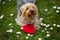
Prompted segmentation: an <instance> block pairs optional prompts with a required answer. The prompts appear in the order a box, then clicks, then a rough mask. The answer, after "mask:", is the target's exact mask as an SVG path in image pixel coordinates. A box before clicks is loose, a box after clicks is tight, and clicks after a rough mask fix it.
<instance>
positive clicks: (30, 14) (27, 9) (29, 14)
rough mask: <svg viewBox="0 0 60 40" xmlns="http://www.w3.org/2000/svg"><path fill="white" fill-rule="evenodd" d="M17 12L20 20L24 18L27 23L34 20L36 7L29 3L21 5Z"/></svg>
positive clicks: (36, 13) (36, 12)
mask: <svg viewBox="0 0 60 40" xmlns="http://www.w3.org/2000/svg"><path fill="white" fill-rule="evenodd" d="M19 12H20V16H21V17H22V18H25V20H28V21H30V20H32V19H34V18H36V16H37V15H38V10H37V7H36V6H35V5H34V4H31V3H27V4H25V5H23V6H22V7H21V8H20V10H19Z"/></svg>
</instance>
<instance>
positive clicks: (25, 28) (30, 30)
mask: <svg viewBox="0 0 60 40" xmlns="http://www.w3.org/2000/svg"><path fill="white" fill-rule="evenodd" d="M22 27H23V29H22V30H23V31H24V32H26V33H29V34H34V31H35V30H34V25H33V24H27V25H24V26H22Z"/></svg>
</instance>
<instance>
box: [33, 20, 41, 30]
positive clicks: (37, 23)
mask: <svg viewBox="0 0 60 40" xmlns="http://www.w3.org/2000/svg"><path fill="white" fill-rule="evenodd" d="M39 24H40V23H39V20H38V19H36V20H35V23H34V27H35V30H39V29H40V25H39Z"/></svg>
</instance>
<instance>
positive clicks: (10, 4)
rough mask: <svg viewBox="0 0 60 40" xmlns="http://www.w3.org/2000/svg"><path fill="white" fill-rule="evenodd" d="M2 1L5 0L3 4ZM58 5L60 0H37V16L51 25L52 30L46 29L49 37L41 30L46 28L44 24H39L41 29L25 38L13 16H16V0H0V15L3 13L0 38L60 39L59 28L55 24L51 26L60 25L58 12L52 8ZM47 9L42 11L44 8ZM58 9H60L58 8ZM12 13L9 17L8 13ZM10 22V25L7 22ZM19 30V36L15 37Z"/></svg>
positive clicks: (0, 39) (12, 39)
mask: <svg viewBox="0 0 60 40" xmlns="http://www.w3.org/2000/svg"><path fill="white" fill-rule="evenodd" d="M3 2H5V3H4V4H3ZM54 5H56V6H60V0H37V1H36V6H37V7H38V11H39V18H41V17H42V18H44V20H43V21H42V22H43V23H45V24H50V25H51V26H50V27H53V30H50V29H49V28H50V27H48V28H47V31H49V32H50V37H46V34H47V33H46V30H45V31H44V32H41V31H42V30H44V28H46V27H45V26H41V29H40V30H39V31H37V32H35V34H34V35H33V37H29V38H28V39H26V38H25V37H26V36H27V34H26V33H24V32H23V31H22V30H21V29H20V27H19V26H18V25H17V24H16V22H15V18H16V16H17V3H16V0H11V1H8V0H1V2H0V16H1V15H4V17H3V19H0V40H38V38H42V40H60V28H58V27H57V26H52V25H53V24H57V25H58V24H59V25H60V12H59V13H56V10H57V9H53V6H54ZM46 8H47V9H48V11H47V12H46V11H44V10H45V9H46ZM59 11H60V10H59ZM11 13H13V14H14V15H13V16H12V17H11V16H10V14H11ZM9 23H12V26H13V27H11V26H9V25H8V24H9ZM8 29H13V32H12V33H7V32H6V30H8ZM17 31H20V32H21V34H19V37H17V34H16V32H17Z"/></svg>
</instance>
